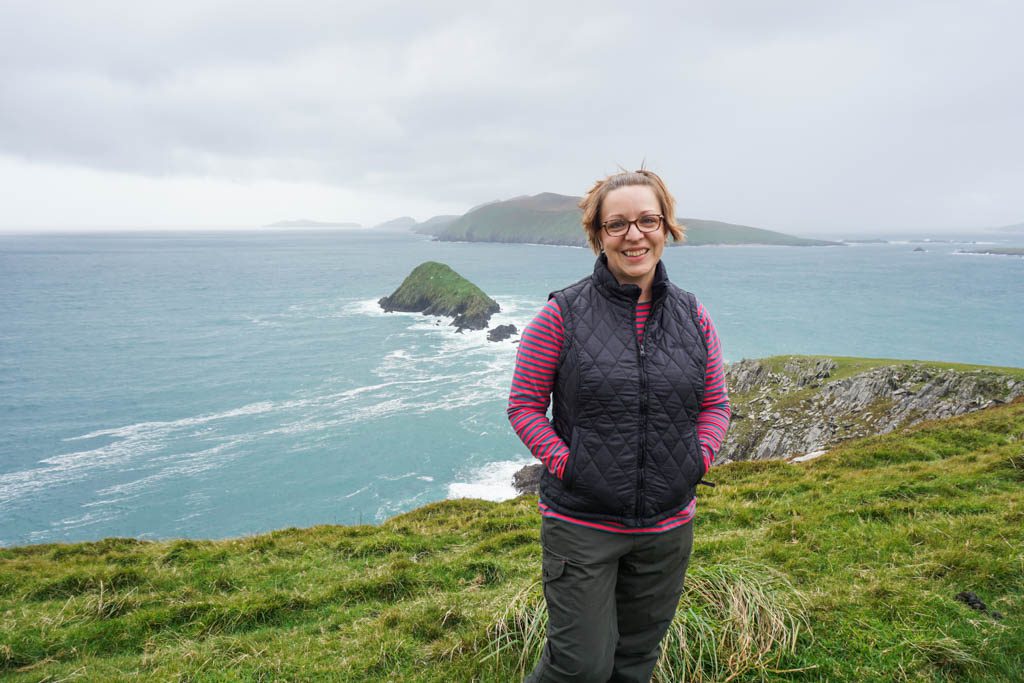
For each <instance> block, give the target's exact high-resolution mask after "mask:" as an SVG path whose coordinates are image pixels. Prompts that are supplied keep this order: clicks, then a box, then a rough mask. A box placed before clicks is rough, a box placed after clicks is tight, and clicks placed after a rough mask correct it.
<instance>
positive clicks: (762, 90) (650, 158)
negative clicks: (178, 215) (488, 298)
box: [0, 0, 1024, 231]
mask: <svg viewBox="0 0 1024 683" xmlns="http://www.w3.org/2000/svg"><path fill="white" fill-rule="evenodd" d="M370 4H371V3H367V5H370ZM422 5H423V6H422V7H419V6H410V5H409V4H408V3H397V2H395V3H372V6H369V7H366V6H361V4H360V5H359V6H351V7H346V6H345V4H344V3H336V2H317V1H306V2H293V3H289V4H287V5H285V4H283V3H274V4H270V3H251V2H249V3H241V2H176V3H173V4H166V3H164V4H161V5H160V6H155V5H150V4H149V3H127V2H101V3H98V4H97V3H85V4H83V3H79V2H32V3H29V2H8V3H5V4H4V5H3V6H2V8H0V26H3V27H4V28H3V29H2V31H3V36H2V38H3V39H2V40H0V154H3V155H5V156H8V157H13V158H19V159H26V160H32V161H34V162H37V163H54V164H65V165H72V166H82V167H88V168H93V169H99V170H105V171H118V172H126V173H132V174H141V175H146V176H153V177H163V176H204V177H219V178H243V179H246V178H248V179H254V180H259V179H274V180H282V181H290V182H317V183H327V184H331V185H336V186H340V187H346V188H353V189H357V190H359V189H363V190H366V191H373V192H377V193H382V194H390V195H392V196H396V197H408V198H410V199H417V198H429V199H432V200H435V201H438V202H447V203H464V204H465V205H466V206H469V205H472V204H475V203H478V202H481V201H487V200H490V199H494V198H498V197H507V196H511V195H515V194H521V193H532V192H539V191H543V190H553V191H560V192H566V193H579V192H581V191H582V190H584V189H585V187H586V186H587V185H588V184H589V183H590V182H591V181H592V179H593V178H594V177H596V176H597V175H599V174H601V173H603V172H609V171H612V170H614V167H615V164H616V163H622V164H625V165H627V166H632V165H635V164H637V163H639V162H640V160H641V159H643V158H646V159H647V162H648V165H649V166H650V167H652V168H655V169H656V170H659V171H661V172H663V173H664V175H665V176H666V178H667V179H668V180H669V181H670V184H671V185H672V187H673V188H674V189H675V190H676V191H677V192H678V194H679V195H680V196H681V198H682V200H683V202H682V205H683V207H684V213H686V214H687V215H694V216H706V217H713V218H720V219H724V220H736V221H743V222H748V223H752V224H756V225H765V226H766V227H776V228H780V229H799V230H805V231H815V230H820V231H827V230H829V229H833V228H835V229H846V230H849V229H857V228H863V227H871V226H879V227H881V226H886V227H887V226H911V227H925V226H936V227H958V226H971V225H985V224H998V223H1009V222H1016V221H1018V220H1021V219H1022V218H1024V206H1022V205H1021V202H1020V199H1019V195H1020V192H1019V187H1020V186H1021V183H1022V181H1024V162H1022V160H1024V138H1022V136H1021V135H1020V133H1019V131H1018V128H1019V123H1018V119H1019V112H1020V111H1021V109H1022V105H1024V96H1022V95H1021V90H1022V89H1021V88H1020V87H1019V84H1020V83H1021V82H1024V78H1022V77H1024V66H1022V65H1024V48H1022V47H1021V46H1020V41H1019V40H1018V39H1017V36H1016V30H1015V27H1016V26H1019V25H1020V21H1021V19H1022V18H1024V10H1022V9H1019V8H1018V5H1017V4H1016V3H1008V2H979V3H972V4H971V5H970V7H969V8H966V6H964V5H962V4H959V3H936V2H927V3H925V2H920V3H875V2H858V3H819V2H788V3H763V2H757V1H753V0H751V1H747V2H732V3H662V4H657V5H652V6H640V7H636V8H631V9H628V8H626V7H625V6H624V5H622V4H621V3H582V2H580V3H572V4H559V3H525V4H524V3H516V4H515V5H514V6H513V5H511V4H509V3H492V4H484V3H482V4H477V3H474V4H469V3H454V2H452V3H422ZM968 9H969V11H968Z"/></svg>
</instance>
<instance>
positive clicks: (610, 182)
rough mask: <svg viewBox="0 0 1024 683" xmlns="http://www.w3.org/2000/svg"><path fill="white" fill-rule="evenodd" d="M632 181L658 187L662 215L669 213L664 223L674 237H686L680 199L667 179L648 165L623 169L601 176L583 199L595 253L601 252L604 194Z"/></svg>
mask: <svg viewBox="0 0 1024 683" xmlns="http://www.w3.org/2000/svg"><path fill="white" fill-rule="evenodd" d="M630 185H646V186H647V187H649V188H651V189H652V190H654V196H655V197H657V198H658V203H659V204H660V205H661V215H662V216H664V217H665V222H664V224H663V227H664V228H665V229H667V230H668V232H669V234H670V235H672V239H673V240H675V241H677V242H678V241H680V240H682V239H684V235H685V233H686V227H685V226H683V225H681V224H680V223H678V222H676V200H675V198H673V197H672V193H670V192H669V191H668V188H667V187H665V181H663V180H662V179H661V178H660V177H658V174H657V173H654V172H653V171H648V170H647V169H644V168H641V169H640V170H637V171H623V172H621V173H616V174H614V175H610V176H608V177H607V178H605V179H604V180H598V181H597V182H596V183H594V186H593V187H592V188H590V192H588V193H587V194H585V195H584V196H583V199H581V200H580V208H581V209H583V232H585V233H586V235H587V244H589V245H590V248H591V249H593V250H594V253H595V254H600V253H601V207H602V205H603V204H604V198H605V197H607V196H608V193H609V192H611V191H612V190H617V189H619V188H620V187H628V186H630Z"/></svg>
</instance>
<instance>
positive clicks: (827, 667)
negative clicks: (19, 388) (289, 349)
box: [0, 402, 1024, 682]
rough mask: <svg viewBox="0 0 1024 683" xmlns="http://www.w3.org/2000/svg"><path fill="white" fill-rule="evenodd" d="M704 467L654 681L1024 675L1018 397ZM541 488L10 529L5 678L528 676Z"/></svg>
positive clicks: (3, 606) (2, 650)
mask: <svg viewBox="0 0 1024 683" xmlns="http://www.w3.org/2000/svg"><path fill="white" fill-rule="evenodd" d="M711 478H712V479H713V480H714V481H715V482H716V483H717V484H718V486H717V488H715V489H710V490H705V489H702V490H701V499H700V501H699V502H698V513H697V520H696V522H695V524H696V529H695V532H696V542H695V548H694V556H693V558H692V560H691V565H690V567H691V569H690V574H689V576H688V582H687V588H686V591H685V593H684V596H683V599H682V601H681V605H680V610H679V614H678V616H677V618H676V621H675V622H674V624H673V627H672V631H671V632H670V636H669V638H668V640H667V641H666V644H667V647H666V652H665V655H664V658H663V660H662V662H661V663H660V664H659V674H658V677H657V678H656V680H658V681H662V682H664V681H669V680H678V679H680V678H683V677H685V679H686V680H698V681H712V680H717V681H724V680H732V681H781V680H786V681H834V680H840V681H866V680H905V681H960V680H966V681H986V682H987V681H1020V680H1021V672H1022V671H1024V495H1022V493H1021V491H1022V486H1024V402H1018V403H1015V404H1012V405H1008V406H1002V407H999V408H994V409H989V410H985V411H981V412H978V413H973V414H971V415H968V416H965V417H961V418H956V419H954V420H947V421H939V422H931V423H925V424H922V425H918V426H917V427H914V428H912V429H909V430H905V431H901V432H898V433H893V434H889V435H886V436H882V437H874V438H870V439H862V440H857V441H851V442H848V443H846V444H844V445H843V446H842V447H840V448H837V449H835V450H833V451H832V452H830V453H829V454H828V455H826V456H825V457H823V458H821V459H819V460H815V461H812V462H809V463H805V464H803V465H789V464H785V463H780V462H744V463H734V464H731V465H728V466H724V467H721V468H718V469H716V470H714V471H713V476H712V477H711ZM535 506H536V500H535V499H534V498H530V497H523V498H519V499H516V500H513V501H507V502H504V503H487V502H482V501H469V500H459V501H445V502H441V503H435V504H432V505H428V506H425V507H423V508H420V509H418V510H415V511H413V512H410V513H408V514H405V515H402V516H399V517H396V518H394V519H392V520H389V521H388V522H386V523H384V524H381V525H380V526H352V527H342V526H320V527H313V528H310V529H284V530H281V531H277V532H274V533H270V534H265V535H261V536H254V537H248V538H240V539H232V540H224V541H188V540H179V541H163V542H143V541H136V540H132V539H106V540H103V541H99V542H96V543H82V544H73V545H40V546H26V547H19V548H5V549H0V678H2V679H4V680H10V681H57V680H64V679H68V680H90V681H127V680H129V679H131V678H133V677H137V676H141V677H143V678H148V679H153V680H183V681H229V680H246V681H271V680H346V681H361V680H367V681H371V680H403V681H473V680H477V681H511V680H516V678H517V676H519V675H520V673H521V672H522V671H524V670H526V669H527V668H529V667H530V666H531V665H532V662H533V657H534V654H535V652H536V648H537V647H538V646H539V643H540V642H541V641H540V634H541V633H542V629H543V619H544V613H543V609H542V608H541V607H542V602H541V600H540V594H539V592H538V587H537V580H538V578H539V574H540V549H539V543H538V528H539V522H538V518H537V512H536V509H535ZM964 590H970V591H973V592H975V593H977V594H978V595H979V596H980V597H981V599H982V600H984V601H985V602H986V603H987V604H988V606H989V608H990V610H997V611H999V612H1001V613H1002V615H1003V618H1002V619H996V618H994V617H992V616H991V615H990V614H985V613H981V612H976V611H974V610H972V609H970V608H969V607H968V606H966V605H964V604H962V603H960V602H957V601H956V600H955V599H954V596H956V594H957V593H959V592H960V591H964ZM684 643H685V646H684V645H683V644H684Z"/></svg>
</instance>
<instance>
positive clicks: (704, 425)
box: [697, 303, 732, 470]
mask: <svg viewBox="0 0 1024 683" xmlns="http://www.w3.org/2000/svg"><path fill="white" fill-rule="evenodd" d="M697 318H698V321H699V322H700V327H701V330H702V331H703V332H704V339H705V340H706V342H707V347H708V360H707V367H706V368H705V373H704V401H703V403H701V407H700V413H699V414H698V415H697V438H698V439H699V440H700V444H701V450H702V451H703V452H704V468H705V469H706V470H709V469H711V464H712V463H713V462H714V461H715V455H716V454H717V453H718V451H719V449H720V448H721V447H722V442H723V441H724V440H725V433H726V431H728V429H729V419H730V418H731V416H732V410H731V409H730V407H729V391H728V389H727V388H726V386H725V366H724V363H723V362H722V344H721V342H720V341H719V339H718V332H716V331H715V326H714V324H712V322H711V316H709V315H708V312H707V309H705V308H704V304H701V303H698V304H697Z"/></svg>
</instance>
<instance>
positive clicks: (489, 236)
mask: <svg viewBox="0 0 1024 683" xmlns="http://www.w3.org/2000/svg"><path fill="white" fill-rule="evenodd" d="M578 202H579V197H569V196H566V195H560V194H553V193H551V192H545V193H542V194H538V195H534V196H532V197H516V198H515V199H509V200H507V201H502V202H492V203H490V204H485V205H483V206H480V207H477V208H475V209H473V210H471V211H469V212H467V213H466V214H465V215H463V216H459V217H458V218H456V219H455V220H452V221H449V222H446V223H434V224H431V225H427V224H426V223H423V224H420V225H419V226H418V227H417V228H416V230H417V232H422V233H425V234H429V235H435V236H437V237H438V239H441V240H447V241H465V242H518V243H524V242H525V243H531V244H562V245H572V246H580V247H582V246H585V244H586V240H585V239H584V235H583V228H582V227H581V226H580V219H581V213H580V210H579V208H577V203H578ZM679 220H680V221H681V222H682V223H683V224H684V225H685V226H686V227H687V231H686V241H685V242H683V243H682V244H684V245H690V246H699V245H708V244H772V245H787V246H822V245H830V244H837V243H835V242H826V241H823V240H812V239H805V238H802V237H793V236H792V235H785V234H783V233H780V232H774V231H772V230H763V229H761V228H752V227H750V226H747V225H733V224H731V223H723V222H721V221H707V220H700V219H697V218H682V219H679ZM670 244H675V243H674V242H670Z"/></svg>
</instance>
